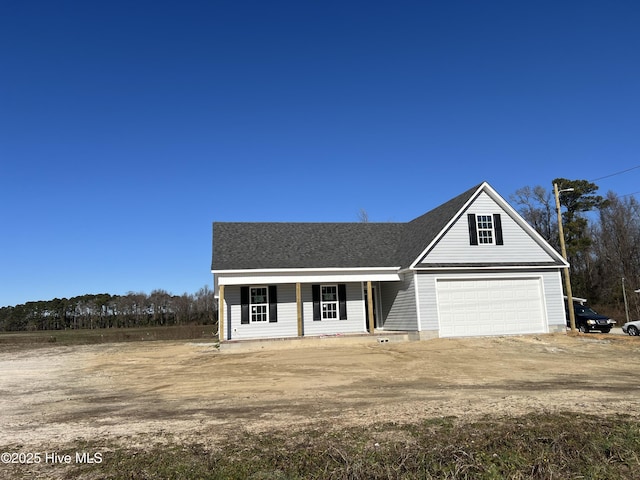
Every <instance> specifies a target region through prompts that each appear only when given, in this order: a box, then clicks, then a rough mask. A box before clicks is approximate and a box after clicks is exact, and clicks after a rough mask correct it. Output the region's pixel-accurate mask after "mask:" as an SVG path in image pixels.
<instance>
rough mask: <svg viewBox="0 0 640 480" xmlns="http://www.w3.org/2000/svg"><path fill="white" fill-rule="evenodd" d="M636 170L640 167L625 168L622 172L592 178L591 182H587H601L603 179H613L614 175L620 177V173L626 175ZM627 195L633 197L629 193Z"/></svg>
mask: <svg viewBox="0 0 640 480" xmlns="http://www.w3.org/2000/svg"><path fill="white" fill-rule="evenodd" d="M636 168H640V165H636V166H635V167H631V168H627V169H626V170H622V171H620V172H616V173H611V174H609V175H605V176H604V177H599V178H594V179H593V180H589V181H590V182H595V181H596V180H602V179H603V178H609V177H614V176H616V175H620V174H622V173H627V172H630V171H631V170H635V169H636ZM636 193H638V192H636ZM629 195H633V194H632V193H630V194H629Z"/></svg>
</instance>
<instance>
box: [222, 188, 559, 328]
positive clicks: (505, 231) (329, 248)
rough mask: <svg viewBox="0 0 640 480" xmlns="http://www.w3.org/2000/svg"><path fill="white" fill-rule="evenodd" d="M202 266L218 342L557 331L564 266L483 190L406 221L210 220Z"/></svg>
mask: <svg viewBox="0 0 640 480" xmlns="http://www.w3.org/2000/svg"><path fill="white" fill-rule="evenodd" d="M211 265H212V266H211V270H212V273H213V274H214V285H215V291H216V295H217V297H218V300H219V307H220V308H219V325H220V332H219V333H220V339H221V340H222V341H235V340H243V339H259V338H285V337H300V336H314V335H335V334H349V333H366V332H374V331H375V332H384V331H403V332H419V336H420V337H422V338H431V337H457V336H475V335H509V334H529V333H550V332H564V331H565V328H566V327H565V310H564V308H565V307H564V302H563V293H562V284H561V275H560V274H561V271H562V269H563V268H567V267H568V264H567V263H566V262H565V261H564V259H563V258H562V256H561V255H560V254H559V253H558V252H556V251H555V250H554V249H553V248H552V247H551V246H550V245H549V244H548V243H547V242H546V241H545V240H544V239H543V238H542V237H541V236H540V235H538V233H536V232H535V230H534V229H533V228H531V226H529V224H527V222H526V221H525V220H524V219H523V218H522V217H521V216H520V215H519V214H518V213H517V212H516V211H515V210H514V209H513V208H512V207H511V206H509V204H508V203H507V202H506V201H505V200H504V199H503V198H502V197H501V196H500V195H499V194H498V193H497V192H496V191H495V190H494V189H493V188H492V187H491V186H490V185H489V184H488V183H486V182H485V183H482V184H480V185H478V186H475V187H473V188H471V189H470V190H467V191H466V192H464V193H462V194H461V195H458V196H457V197H455V198H453V199H451V200H449V201H448V202H446V203H444V204H442V205H440V206H439V207H437V208H435V209H433V210H431V211H430V212H428V213H426V214H424V215H422V216H420V217H418V218H416V219H414V220H412V221H410V222H408V223H362V222H358V223H229V222H215V223H214V224H213V260H212V264H211ZM369 298H372V299H373V301H372V302H371V303H369V301H368V299H369Z"/></svg>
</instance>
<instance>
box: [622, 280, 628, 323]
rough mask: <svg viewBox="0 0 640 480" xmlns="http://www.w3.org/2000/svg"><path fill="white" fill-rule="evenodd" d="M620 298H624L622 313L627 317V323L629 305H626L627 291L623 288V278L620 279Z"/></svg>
mask: <svg viewBox="0 0 640 480" xmlns="http://www.w3.org/2000/svg"><path fill="white" fill-rule="evenodd" d="M622 296H623V297H624V313H625V314H626V315H627V323H629V304H628V303H627V291H626V289H625V288H624V277H622Z"/></svg>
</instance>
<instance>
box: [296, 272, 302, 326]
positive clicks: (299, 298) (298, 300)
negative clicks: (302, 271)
mask: <svg viewBox="0 0 640 480" xmlns="http://www.w3.org/2000/svg"><path fill="white" fill-rule="evenodd" d="M296 313H297V317H298V336H299V337H302V293H301V291H300V282H298V283H296Z"/></svg>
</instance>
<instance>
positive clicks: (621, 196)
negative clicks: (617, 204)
mask: <svg viewBox="0 0 640 480" xmlns="http://www.w3.org/2000/svg"><path fill="white" fill-rule="evenodd" d="M636 193H640V191H637V192H633V193H627V194H626V195H620V198H624V197H630V196H631V195H635V194H636Z"/></svg>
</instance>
